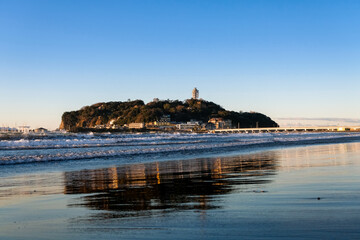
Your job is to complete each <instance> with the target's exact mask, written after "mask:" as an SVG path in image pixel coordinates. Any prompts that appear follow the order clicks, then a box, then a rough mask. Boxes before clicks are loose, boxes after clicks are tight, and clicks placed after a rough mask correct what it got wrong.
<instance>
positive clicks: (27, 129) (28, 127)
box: [18, 126, 30, 133]
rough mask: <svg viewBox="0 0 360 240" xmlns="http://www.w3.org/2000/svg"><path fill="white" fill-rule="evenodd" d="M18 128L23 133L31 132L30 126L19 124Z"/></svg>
mask: <svg viewBox="0 0 360 240" xmlns="http://www.w3.org/2000/svg"><path fill="white" fill-rule="evenodd" d="M18 130H19V132H22V133H29V132H30V126H19V127H18Z"/></svg>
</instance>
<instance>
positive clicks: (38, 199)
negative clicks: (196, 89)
mask: <svg viewBox="0 0 360 240" xmlns="http://www.w3.org/2000/svg"><path fill="white" fill-rule="evenodd" d="M359 175H360V133H358V132H291V133H251V134H250V133H249V134H245V133H239V134H214V133H203V134H199V133H139V134H113V133H108V134H107V133H102V134H96V133H89V134H78V133H48V134H37V135H35V134H34V135H13V136H9V135H7V136H2V137H0V239H74V238H77V239H89V238H92V237H94V236H97V237H102V238H104V239H113V238H121V239H169V238H171V239H224V238H227V239H240V238H243V239H279V238H283V239H289V238H291V239H293V238H295V239H315V238H316V239H319V238H320V239H358V238H360V230H359V228H358V226H359V224H360V177H359Z"/></svg>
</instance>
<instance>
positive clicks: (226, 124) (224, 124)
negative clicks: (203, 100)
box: [208, 118, 232, 129]
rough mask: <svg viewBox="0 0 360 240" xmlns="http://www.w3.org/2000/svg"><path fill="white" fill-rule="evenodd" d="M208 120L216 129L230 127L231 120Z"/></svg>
mask: <svg viewBox="0 0 360 240" xmlns="http://www.w3.org/2000/svg"><path fill="white" fill-rule="evenodd" d="M208 122H209V123H212V124H214V125H215V128H216V129H224V128H231V127H232V123H231V120H224V119H223V118H211V119H210V120H209V121H208Z"/></svg>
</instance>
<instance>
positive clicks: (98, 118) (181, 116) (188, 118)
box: [60, 98, 279, 132]
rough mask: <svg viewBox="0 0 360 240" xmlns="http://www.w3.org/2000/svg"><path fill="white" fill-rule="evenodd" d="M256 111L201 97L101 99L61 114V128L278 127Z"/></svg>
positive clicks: (206, 128)
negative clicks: (236, 109)
mask: <svg viewBox="0 0 360 240" xmlns="http://www.w3.org/2000/svg"><path fill="white" fill-rule="evenodd" d="M278 126H279V125H278V124H277V123H276V122H275V121H273V120H272V119H271V118H269V117H268V116H266V115H264V114H261V113H257V112H242V111H240V112H235V111H229V110H225V109H224V108H223V107H221V106H220V105H218V104H215V103H213V102H211V101H206V100H203V99H196V98H192V99H187V100H184V101H180V100H159V99H157V98H155V99H154V100H153V101H151V102H149V103H146V104H145V103H144V101H142V100H134V101H130V100H129V101H126V102H120V101H118V102H101V103H96V104H93V105H91V106H85V107H83V108H81V109H80V110H77V111H70V112H65V113H64V114H63V115H62V119H61V125H60V129H62V130H66V131H70V132H89V131H93V132H108V131H109V132H121V131H180V132H181V131H190V132H205V131H211V130H214V129H226V128H255V127H258V128H261V127H278Z"/></svg>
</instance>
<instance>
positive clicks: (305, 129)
mask: <svg viewBox="0 0 360 240" xmlns="http://www.w3.org/2000/svg"><path fill="white" fill-rule="evenodd" d="M212 132H213V133H264V132H360V126H359V127H352V126H351V127H349V126H332V127H269V128H232V129H215V130H212Z"/></svg>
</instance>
